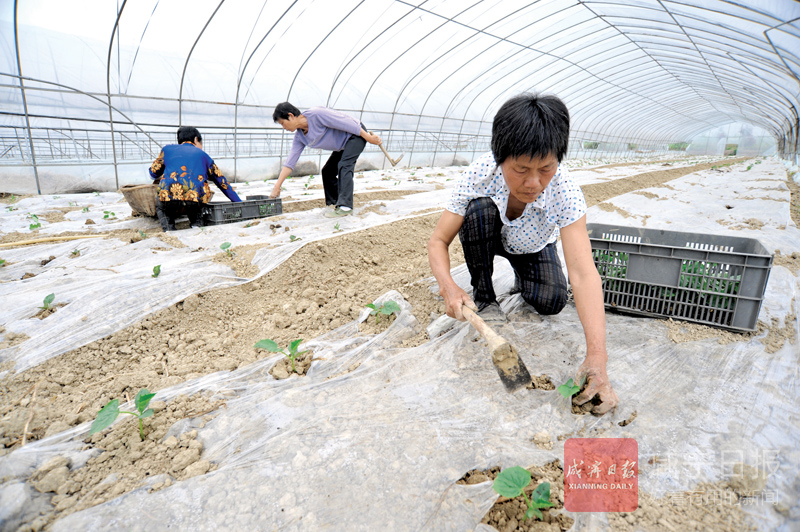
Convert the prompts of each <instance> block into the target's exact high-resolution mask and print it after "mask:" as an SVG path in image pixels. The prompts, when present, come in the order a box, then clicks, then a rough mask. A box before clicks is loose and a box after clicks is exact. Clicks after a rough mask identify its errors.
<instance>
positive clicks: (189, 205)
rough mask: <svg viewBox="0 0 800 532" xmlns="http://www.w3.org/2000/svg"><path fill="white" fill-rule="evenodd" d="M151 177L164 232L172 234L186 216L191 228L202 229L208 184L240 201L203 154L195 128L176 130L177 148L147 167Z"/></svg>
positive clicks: (167, 149)
mask: <svg viewBox="0 0 800 532" xmlns="http://www.w3.org/2000/svg"><path fill="white" fill-rule="evenodd" d="M150 177H152V178H153V180H154V181H156V182H158V196H157V199H156V215H157V216H158V221H159V222H160V223H161V228H162V229H163V230H164V231H174V230H175V219H176V218H177V217H178V216H181V215H183V214H185V215H186V216H188V218H189V225H190V226H191V227H198V226H200V225H202V208H203V204H204V203H208V202H209V200H211V196H212V192H211V187H210V186H209V184H208V182H209V181H213V182H214V184H215V185H217V187H219V189H220V190H221V191H222V193H223V194H225V196H227V198H228V199H229V200H231V201H233V202H239V201H242V200H241V199H240V198H239V196H238V195H237V194H236V191H235V190H233V187H232V186H231V185H230V183H228V180H227V179H225V176H223V175H222V172H220V171H219V168H217V165H216V164H214V160H213V159H212V158H211V157H209V156H208V154H207V153H206V152H204V151H203V137H201V136H200V132H199V131H198V130H197V128H194V127H189V126H182V127H180V128H179V129H178V144H170V145H168V146H164V148H162V150H161V153H159V154H158V158H157V159H156V160H155V161H153V164H152V165H151V166H150ZM159 180H160V181H159Z"/></svg>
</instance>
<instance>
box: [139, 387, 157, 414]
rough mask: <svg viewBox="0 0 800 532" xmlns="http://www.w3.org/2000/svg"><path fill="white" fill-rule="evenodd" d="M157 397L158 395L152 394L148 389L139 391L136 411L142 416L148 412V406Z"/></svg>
mask: <svg viewBox="0 0 800 532" xmlns="http://www.w3.org/2000/svg"><path fill="white" fill-rule="evenodd" d="M155 396H156V394H154V393H150V392H149V391H148V390H147V388H142V389H141V390H139V393H137V394H136V399H134V402H135V403H136V410H138V411H139V413H140V414H143V413H144V411H145V410H147V405H148V404H150V399H152V398H153V397H155ZM151 415H152V414H151Z"/></svg>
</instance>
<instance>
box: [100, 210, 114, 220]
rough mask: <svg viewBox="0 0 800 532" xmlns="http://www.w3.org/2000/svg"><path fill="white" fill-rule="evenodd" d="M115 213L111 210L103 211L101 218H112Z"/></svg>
mask: <svg viewBox="0 0 800 532" xmlns="http://www.w3.org/2000/svg"><path fill="white" fill-rule="evenodd" d="M116 217H117V215H116V214H114V213H113V212H111V211H103V220H108V219H112V220H113V219H114V218H116Z"/></svg>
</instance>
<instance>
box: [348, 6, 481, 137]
mask: <svg viewBox="0 0 800 532" xmlns="http://www.w3.org/2000/svg"><path fill="white" fill-rule="evenodd" d="M395 1H397V0H395ZM480 2H481V0H477V1H476V2H475V3H473V4H471V5H470V6H469V7H467V8H466V9H464V10H462V11H460V12H459V13H458V14H459V15H460V14H461V13H464V12H465V11H468V10H470V9H472V8H473V7H475V6H476V5H478V4H479V3H480ZM399 3H402V4H405V5H409V4H408V3H406V2H399ZM423 3H424V2H423ZM421 5H422V4H420V6H421ZM420 6H414V5H409V7H412V8H413V9H412V11H411V12H412V13H413V12H414V11H417V10H421V11H425V12H426V13H430V11H427V10H424V9H422V8H421V7H420ZM409 14H410V13H409ZM437 16H439V15H437ZM451 20H452V18H450V19H446V21H445V22H443V23H442V24H440V25H439V26H437V27H436V28H434V29H432V30H430V31H429V32H428V33H426V34H425V35H424V36H423V37H421V38H420V39H417V40H416V41H415V42H414V44H412V45H411V46H408V47H407V48H406V49H405V50H403V51H402V52H401V53H400V54H399V55H397V57H395V58H394V59H393V60H392V61H391V62H390V63H389V64H388V65H386V66H385V67H384V68H383V70H381V71H380V72H379V73H378V75H377V76H375V79H373V80H372V83H371V84H370V86H369V88H368V89H367V91H366V93H364V100H363V101H362V102H361V108H362V109H363V108H364V107H366V105H367V99H368V98H369V94H370V92H372V89H373V87H375V84H376V83H377V82H378V80H379V79H380V77H381V76H382V75H383V74H384V73H385V72H386V71H387V70H389V68H391V67H392V65H394V64H395V63H396V62H397V61H398V60H399V59H400V58H401V57H403V56H404V55H405V54H406V53H408V51H409V50H411V49H412V48H414V47H415V46H417V45H418V44H419V43H421V42H422V41H424V40H425V39H427V38H428V37H429V36H431V35H433V34H434V33H435V32H436V31H437V30H439V28H441V27H443V26H444V25H445V24H447V21H451ZM401 93H402V89H401V90H400V91H399V92H398V98H397V100H395V106H394V108H393V109H392V119H391V121H390V122H389V129H390V130H391V129H392V126H393V125H394V116H395V114H396V112H397V102H398V101H399V98H400V94H401Z"/></svg>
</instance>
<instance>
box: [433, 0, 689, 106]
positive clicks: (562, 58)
mask: <svg viewBox="0 0 800 532" xmlns="http://www.w3.org/2000/svg"><path fill="white" fill-rule="evenodd" d="M434 15H436V16H439V17H441V15H438V14H435V13H434ZM458 24H460V25H462V26H465V27H468V28H471V29H473V30H474V31H480V30H477V29H476V28H474V27H471V26H468V25H465V24H462V23H458ZM481 33H486V32H481ZM486 34H487V35H490V36H492V37H494V38H496V39H500V40H503V41H506V42H509V43H511V44H514V45H517V46H521V47H524V48H526V49H529V50H532V51H536V52H538V53H540V54H542V55H548V56H552V57H556V58H557V59H558V60H562V61H566V62H568V63H570V64H572V65H573V66H575V67H576V68H578V69H579V70H583V71H586V69H584V68H583V67H581V66H580V65H578V64H576V63H574V62H572V61H570V60H569V59H567V58H565V57H557V56H554V55H553V54H550V53H547V52H541V51H538V50H535V49H534V48H532V47H530V46H525V45H522V44H520V43H515V42H513V41H508V40H507V39H505V38H502V37H498V36H495V35H492V34H489V33H486ZM603 40H605V39H603ZM600 42H602V40H601V41H600ZM499 64H502V62H501V63H499ZM499 64H498V66H499ZM586 72H587V73H588V74H589V75H591V76H592V77H595V78H598V79H599V80H600V81H603V82H606V83H609V84H610V85H612V86H614V84H613V83H610V82H608V81H606V80H602V79H600V78H599V77H598V76H597V75H595V74H593V73H591V72H588V71H586ZM619 88H620V89H623V90H625V89H624V88H623V87H619ZM640 96H641V95H640ZM641 97H642V98H643V99H646V100H651V101H653V103H656V104H658V102H656V101H654V100H652V98H649V97H647V96H641ZM473 102H474V100H473ZM470 106H471V104H470ZM673 111H674V110H673ZM484 116H485V113H484Z"/></svg>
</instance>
